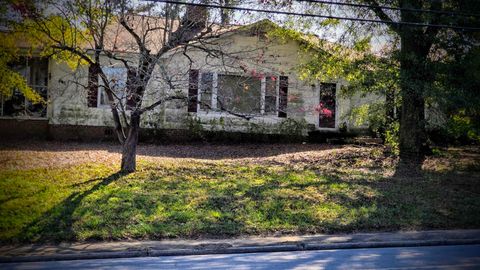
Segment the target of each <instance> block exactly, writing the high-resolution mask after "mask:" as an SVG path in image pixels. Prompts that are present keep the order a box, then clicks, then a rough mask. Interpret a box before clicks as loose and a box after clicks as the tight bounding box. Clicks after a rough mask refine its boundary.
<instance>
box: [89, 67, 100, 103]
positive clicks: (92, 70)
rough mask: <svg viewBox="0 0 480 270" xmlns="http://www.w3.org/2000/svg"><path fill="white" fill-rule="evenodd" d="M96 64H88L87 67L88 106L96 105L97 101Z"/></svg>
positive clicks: (97, 72)
mask: <svg viewBox="0 0 480 270" xmlns="http://www.w3.org/2000/svg"><path fill="white" fill-rule="evenodd" d="M98 74H99V70H98V66H97V65H90V66H89V67H88V96H87V105H88V107H97V102H98Z"/></svg>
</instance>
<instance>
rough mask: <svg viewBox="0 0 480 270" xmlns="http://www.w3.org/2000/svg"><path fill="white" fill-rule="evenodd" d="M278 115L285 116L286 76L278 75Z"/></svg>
mask: <svg viewBox="0 0 480 270" xmlns="http://www.w3.org/2000/svg"><path fill="white" fill-rule="evenodd" d="M279 83H280V85H279V104H278V117H282V118H286V117H287V102H288V77H287V76H280V82H279Z"/></svg>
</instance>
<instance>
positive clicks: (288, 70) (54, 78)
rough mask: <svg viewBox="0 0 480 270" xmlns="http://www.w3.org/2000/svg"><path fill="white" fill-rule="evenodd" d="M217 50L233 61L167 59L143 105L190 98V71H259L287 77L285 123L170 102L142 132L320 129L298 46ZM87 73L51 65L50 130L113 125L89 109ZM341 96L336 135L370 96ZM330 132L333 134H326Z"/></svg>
mask: <svg viewBox="0 0 480 270" xmlns="http://www.w3.org/2000/svg"><path fill="white" fill-rule="evenodd" d="M213 49H215V50H222V51H224V52H227V53H230V54H232V55H234V56H235V59H234V60H232V58H228V57H227V58H215V57H209V56H208V53H207V52H205V51H202V50H198V49H190V51H189V53H188V55H189V57H186V56H185V55H184V54H183V50H179V51H177V52H172V53H170V54H168V55H166V56H165V57H164V58H163V59H162V60H161V62H160V64H159V66H158V67H157V69H156V71H155V73H154V76H153V78H152V80H151V81H150V83H149V85H148V87H147V92H146V94H145V100H144V102H143V104H144V106H148V105H149V104H151V103H152V102H154V101H156V100H158V99H159V98H162V97H165V96H168V95H170V94H172V93H173V92H175V91H180V92H181V93H183V94H184V95H185V96H186V95H187V94H188V72H189V70H190V68H194V69H199V70H201V71H214V72H221V73H224V72H231V73H238V74H244V73H245V69H246V70H247V72H251V71H252V70H255V72H260V73H267V74H278V75H285V76H288V77H289V89H288V92H289V98H288V106H287V118H279V117H278V116H276V115H271V116H261V115H259V116H257V117H254V118H253V119H251V120H249V121H247V120H245V119H242V118H239V117H237V116H233V115H230V114H228V113H218V112H212V111H210V112H198V113H188V112H187V104H186V103H185V102H183V101H170V102H166V103H164V104H162V105H161V106H158V107H157V108H156V109H155V110H153V111H151V112H149V113H146V114H145V115H144V116H143V117H142V127H143V128H154V129H163V130H166V129H202V130H207V131H233V132H250V133H289V132H293V133H298V132H300V133H302V134H303V135H306V132H307V131H308V130H309V129H310V130H311V129H318V113H317V112H316V111H315V107H316V106H317V105H318V103H319V98H320V97H319V91H318V88H315V87H312V85H311V83H308V82H305V81H301V80H300V79H298V76H297V74H296V67H297V66H298V64H300V63H301V62H302V60H303V58H304V57H308V56H306V55H304V54H303V53H302V52H301V50H299V47H298V44H297V43H295V42H294V41H290V42H286V43H281V42H276V41H269V42H266V41H265V40H264V39H261V38H259V37H258V36H256V35H250V34H248V33H236V34H232V35H230V36H228V37H226V38H222V39H221V40H218V41H217V43H216V45H215V46H214V48H213ZM103 61H105V63H107V62H109V63H110V60H108V59H107V58H104V59H103ZM191 61H192V62H191ZM117 64H118V63H117ZM240 66H242V67H243V68H241V67H240ZM87 71H88V67H86V66H84V67H80V68H79V69H77V70H75V71H73V70H71V69H70V68H69V67H68V66H67V65H66V64H62V63H55V62H53V61H51V63H50V73H51V78H50V82H49V89H50V106H49V112H48V114H49V123H50V124H51V125H62V126H65V125H73V126H98V127H105V126H107V127H108V126H113V121H112V117H111V112H110V109H109V108H108V107H103V108H91V107H88V106H87V90H86V88H85V87H84V86H85V85H87V79H86V78H87ZM161 74H167V75H168V76H169V77H170V79H171V83H172V85H173V89H172V85H167V84H165V83H164V81H163V80H162V79H160V77H162V75H161ZM339 92H340V84H338V85H337V111H336V129H333V131H335V130H338V128H339V127H340V126H341V125H342V123H345V124H346V125H347V126H348V127H351V123H350V122H349V121H348V119H346V118H345V116H346V115H347V114H348V113H349V111H350V109H351V106H352V105H353V104H357V103H359V102H360V103H361V102H367V101H368V100H370V99H371V97H370V98H364V100H363V101H361V100H362V98H359V99H358V100H353V102H352V100H350V99H344V98H340V97H339V95H338V93H339ZM359 100H360V101H359ZM327 131H332V130H331V129H327Z"/></svg>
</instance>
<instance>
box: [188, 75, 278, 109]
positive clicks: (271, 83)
mask: <svg viewBox="0 0 480 270" xmlns="http://www.w3.org/2000/svg"><path fill="white" fill-rule="evenodd" d="M281 77H282V78H287V77H286V76H281ZM285 87H287V85H285ZM285 90H286V89H285ZM284 93H285V95H286V94H287V91H284ZM195 95H198V96H197V97H196V96H195ZM189 97H190V100H193V99H194V100H197V101H199V104H198V107H197V108H196V109H195V102H196V101H192V102H191V103H189V112H196V111H198V110H199V111H210V110H213V111H222V110H223V111H230V112H234V113H239V114H246V115H248V114H263V115H275V114H277V113H279V103H280V100H281V99H280V98H279V77H278V76H263V75H262V76H245V75H238V74H218V73H214V72H203V73H201V72H198V71H197V70H191V71H190V84H189ZM282 100H285V101H286V97H285V98H284V99H282ZM192 106H193V107H192ZM285 106H286V103H285ZM285 116H286V114H285Z"/></svg>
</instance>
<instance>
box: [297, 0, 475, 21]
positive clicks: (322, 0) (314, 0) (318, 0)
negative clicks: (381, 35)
mask: <svg viewBox="0 0 480 270" xmlns="http://www.w3.org/2000/svg"><path fill="white" fill-rule="evenodd" d="M295 1H297V2H308V3H318V4H327V5H338V6H348V7H360V8H381V9H387V10H404V11H410V12H419V13H435V14H441V15H454V16H466V17H476V18H478V17H480V14H473V13H464V12H453V11H444V10H434V9H417V8H401V7H392V6H382V5H378V6H377V5H375V6H373V5H368V4H355V3H342V2H335V1H325V0H295Z"/></svg>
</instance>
